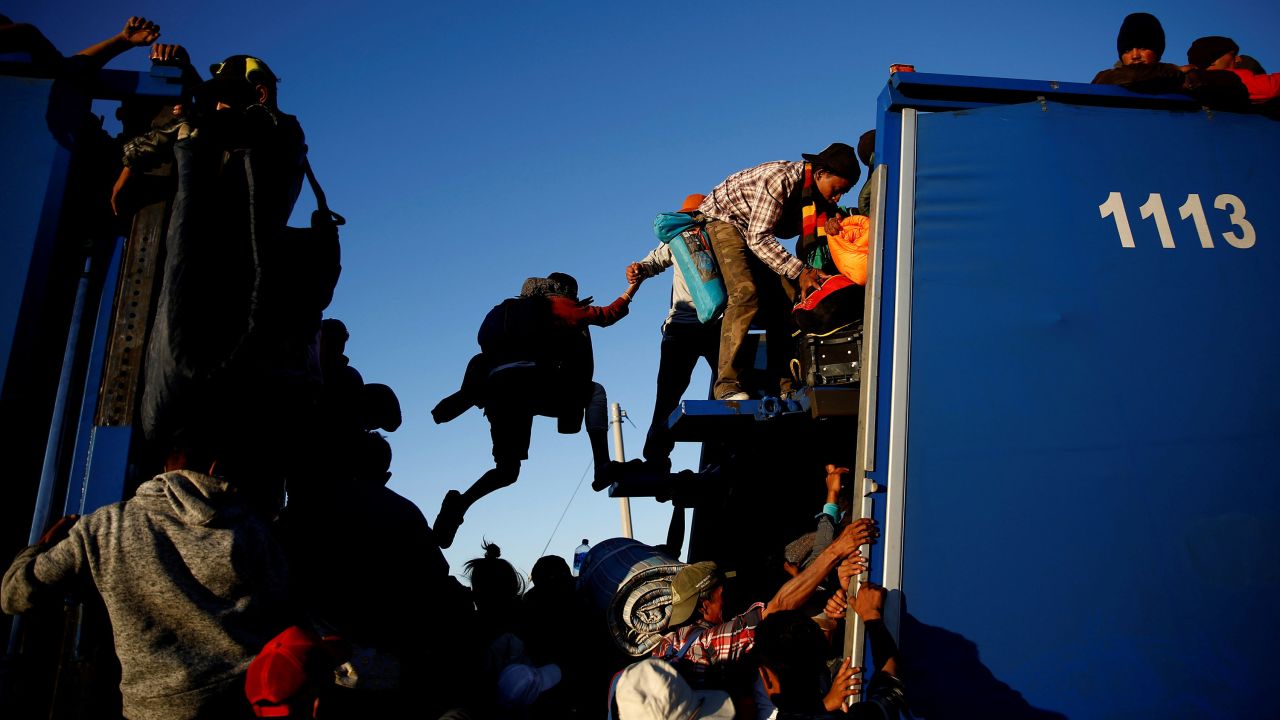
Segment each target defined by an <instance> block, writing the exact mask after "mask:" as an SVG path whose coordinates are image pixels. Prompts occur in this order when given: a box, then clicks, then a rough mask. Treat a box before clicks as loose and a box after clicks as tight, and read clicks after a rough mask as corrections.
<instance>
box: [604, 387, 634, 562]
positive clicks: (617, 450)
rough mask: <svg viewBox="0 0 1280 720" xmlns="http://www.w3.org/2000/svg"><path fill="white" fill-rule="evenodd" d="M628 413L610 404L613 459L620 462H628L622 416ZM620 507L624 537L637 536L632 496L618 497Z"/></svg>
mask: <svg viewBox="0 0 1280 720" xmlns="http://www.w3.org/2000/svg"><path fill="white" fill-rule="evenodd" d="M626 416H627V413H626V412H624V411H623V410H622V406H621V405H619V404H618V403H613V404H612V405H610V406H609V426H610V427H611V428H612V429H613V459H614V460H617V461H618V462H626V461H627V456H626V453H624V452H623V450H622V418H624V417H626ZM618 505H619V509H620V510H621V511H622V537H628V538H629V537H635V536H634V535H633V534H632V532H631V498H626V497H621V498H618Z"/></svg>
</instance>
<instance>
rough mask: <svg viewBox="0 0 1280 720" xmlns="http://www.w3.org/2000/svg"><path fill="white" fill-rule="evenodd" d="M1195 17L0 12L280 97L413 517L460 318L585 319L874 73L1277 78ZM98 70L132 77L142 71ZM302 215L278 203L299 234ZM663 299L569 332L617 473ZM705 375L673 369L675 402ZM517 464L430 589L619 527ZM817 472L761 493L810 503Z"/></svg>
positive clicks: (437, 466)
mask: <svg viewBox="0 0 1280 720" xmlns="http://www.w3.org/2000/svg"><path fill="white" fill-rule="evenodd" d="M1220 7H1221V6H1217V5H1211V4H1209V3H1199V4H1192V3H1188V2H1159V3H1145V4H1140V5H1127V4H1123V3H1114V2H1100V1H1097V0H1090V1H1085V2H1077V3H1073V4H1067V3H1036V2H981V1H978V2H970V3H962V4H956V3H951V2H936V1H933V0H928V1H924V2H913V3H879V4H873V3H853V2H809V3H779V2H747V1H737V2H704V3H676V2H647V3H626V4H623V3H607V2H554V1H552V2H544V3H510V2H493V3H484V4H470V5H467V4H463V3H433V2H416V3H411V2H398V1H397V2H381V3H379V2H369V3H338V2H329V1H327V0H320V1H319V2H312V3H306V4H301V3H299V4H296V5H290V4H287V3H265V2H259V3H248V2H239V1H237V0H224V1H223V2H218V3H172V2H166V3H159V2H136V3H129V4H124V3H110V4H106V3H88V2H84V1H83V0H79V1H77V2H59V1H56V0H54V1H46V2H41V3H39V4H31V3H18V4H16V5H12V4H11V5H8V6H7V7H4V8H0V12H4V13H5V14H8V15H10V16H12V17H13V18H14V19H15V20H17V21H22V22H31V23H34V24H36V25H38V26H39V27H40V28H41V29H42V30H43V31H44V33H45V34H46V35H47V36H48V37H49V38H50V39H51V40H52V41H53V42H54V44H56V45H57V46H58V47H59V48H60V49H62V50H63V52H66V53H70V52H74V51H75V50H78V49H80V48H82V47H84V46H87V45H89V44H91V43H93V42H94V41H96V40H99V39H101V38H102V37H105V36H107V35H109V34H111V33H114V32H116V31H117V30H119V28H120V27H121V26H122V25H123V22H124V20H125V18H126V17H127V16H129V15H144V16H146V17H148V18H151V19H153V20H155V21H157V22H159V23H160V25H161V28H162V33H163V34H162V38H161V41H162V42H176V43H182V44H184V45H186V46H187V48H188V49H189V50H190V51H191V54H192V56H193V57H194V58H195V60H196V64H197V66H198V67H201V68H207V66H208V64H209V63H212V62H216V61H218V60H221V59H222V58H223V57H225V56H227V55H231V54H236V53H250V54H254V55H258V56H260V57H262V58H264V59H266V60H267V61H268V62H269V63H270V64H271V66H272V68H273V69H274V70H275V71H276V73H277V74H278V75H280V76H281V78H283V82H282V83H281V86H280V97H281V100H280V104H281V107H282V108H283V109H284V110H285V111H287V112H290V113H294V114H296V115H298V116H299V118H300V120H301V121H302V124H303V127H304V128H305V130H306V133H307V139H308V142H309V144H310V146H311V159H312V164H313V166H314V167H315V169H316V172H317V173H318V174H319V176H320V179H321V181H322V183H323V184H324V186H325V189H326V191H327V193H328V195H329V198H330V203H331V205H332V206H333V207H334V208H335V209H336V210H338V211H339V212H341V213H342V214H344V215H345V216H346V217H347V219H348V225H347V226H346V227H345V228H343V238H342V239H343V251H344V262H343V265H344V272H343V277H342V281H341V283H340V284H339V287H338V292H337V295H336V297H335V300H334V302H333V305H332V306H331V307H330V309H329V312H328V314H329V315H331V316H334V317H339V318H342V319H343V320H344V321H345V322H346V323H347V325H348V327H349V328H350V329H351V333H352V339H351V343H350V344H349V346H348V350H347V354H348V355H349V356H350V357H351V359H352V363H353V364H354V365H355V366H356V367H357V368H359V369H360V371H361V372H362V373H363V374H364V377H365V379H366V380H367V381H370V382H384V383H387V384H389V385H391V386H392V387H393V388H394V389H395V390H396V392H397V393H398V394H399V397H400V400H401V404H402V405H403V408H404V413H405V423H404V425H403V427H401V429H400V430H399V431H397V432H396V433H394V434H393V435H391V436H390V440H391V443H392V446H393V448H394V451H395V461H394V463H393V466H392V470H393V472H394V478H393V479H392V481H391V487H392V488H393V489H395V490H396V491H398V492H400V493H401V494H403V495H405V496H407V497H408V498H410V499H411V500H413V501H415V502H416V503H418V505H419V506H420V507H421V508H422V510H423V512H424V514H426V516H427V518H428V520H434V518H435V514H436V511H437V510H438V508H439V504H440V499H441V497H442V496H443V495H444V493H445V491H446V490H448V489H449V488H458V489H464V488H466V487H467V486H468V485H469V484H470V483H471V482H472V481H473V480H474V479H475V478H477V477H478V476H479V475H480V474H481V473H483V472H484V471H485V470H486V469H488V468H489V467H490V466H491V458H490V455H489V438H488V425H487V423H486V422H485V420H484V418H483V416H482V415H481V414H480V413H479V411H476V410H472V411H471V412H470V413H468V414H467V415H465V416H463V417H462V418H459V419H458V420H455V421H454V422H452V423H449V424H447V425H443V426H436V425H434V424H433V423H432V422H431V418H430V415H429V410H430V408H431V407H432V406H433V405H434V404H435V402H436V401H437V400H438V399H439V398H441V397H443V396H444V395H446V394H448V393H449V392H452V391H453V390H454V389H456V387H457V383H458V381H459V379H460V377H461V374H462V369H463V367H464V366H465V364H466V361H467V359H468V358H469V357H470V356H471V355H472V353H473V352H475V350H476V345H475V330H476V328H477V326H478V325H479V322H480V320H481V319H482V318H483V317H484V314H485V313H486V312H487V311H488V310H489V308H490V307H492V306H493V305H494V304H495V303H497V302H498V301H499V300H500V299H502V298H503V297H506V296H509V295H512V294H515V293H516V292H517V291H518V289H519V287H520V284H521V282H522V281H523V280H524V278H526V277H529V276H532V275H543V276H545V275H546V274H547V273H550V272H553V271H563V272H568V273H571V274H573V275H575V276H576V277H577V278H578V280H579V284H580V286H581V288H582V291H583V294H584V295H588V294H589V295H594V296H595V297H596V298H597V300H598V301H603V302H608V301H609V300H611V299H612V298H614V297H616V296H617V294H618V293H619V292H621V291H622V290H623V289H624V285H625V282H624V279H623V268H624V267H625V266H626V265H627V263H629V262H631V261H633V260H637V259H639V258H640V257H642V256H643V255H644V254H645V253H646V252H647V251H648V250H649V249H651V248H652V247H653V246H654V245H655V244H656V240H655V239H654V237H653V234H652V231H651V223H652V220H653V216H654V215H655V214H656V213H658V212H661V211H664V210H670V209H674V208H675V207H676V206H678V204H679V202H680V200H681V199H682V198H683V197H684V196H685V195H686V194H688V193H691V192H706V191H707V190H709V189H710V188H711V187H712V186H714V185H715V184H716V183H718V182H719V181H720V180H722V179H723V178H724V177H725V176H726V175H728V174H729V173H731V172H734V171H736V170H739V169H741V168H744V167H748V166H750V165H754V164H757V163H760V162H764V161H768V160H778V159H798V158H799V154H800V153H801V152H817V151H818V150H821V149H822V148H823V147H825V146H826V145H827V144H828V143H830V142H833V141H843V142H848V143H850V144H852V143H854V142H856V140H857V137H858V136H859V135H860V134H861V133H862V132H863V131H864V130H867V129H869V128H871V127H874V123H875V101H876V97H877V96H878V95H879V93H880V90H881V89H882V88H883V86H884V84H885V82H886V80H887V70H888V66H889V65H890V64H891V63H898V62H901V63H913V64H915V65H916V66H917V68H918V69H919V70H921V71H928V72H940V73H950V74H957V75H985V76H997V77H1018V78H1034V79H1041V80H1060V81H1079V82H1088V81H1089V80H1090V79H1091V78H1092V77H1093V75H1094V73H1095V72H1097V71H1098V70H1100V69H1102V68H1104V67H1106V66H1108V65H1110V64H1111V63H1113V62H1114V61H1115V58H1116V54H1115V35H1116V30H1117V29H1118V27H1119V24H1120V21H1121V20H1122V19H1123V17H1124V16H1125V15H1126V14H1127V13H1129V12H1135V11H1148V12H1152V13H1154V14H1156V15H1157V16H1158V17H1159V18H1160V20H1161V21H1162V23H1163V24H1164V28H1165V32H1166V35H1167V47H1168V49H1167V50H1166V52H1165V57H1164V59H1165V60H1166V61H1169V62H1175V63H1179V64H1181V63H1183V62H1185V50H1186V47H1187V46H1188V45H1189V44H1190V43H1191V41H1192V40H1193V39H1195V38H1196V37H1199V36H1201V35H1228V36H1230V37H1232V38H1234V39H1235V40H1236V42H1237V43H1238V44H1239V45H1240V46H1241V48H1242V50H1243V52H1245V53H1248V54H1252V55H1254V56H1255V57H1257V58H1258V59H1259V60H1260V61H1261V62H1262V63H1263V65H1264V66H1266V67H1267V69H1268V70H1271V71H1277V70H1280V42H1278V41H1277V40H1276V36H1277V31H1280V4H1277V3H1275V2H1254V1H1252V0H1250V1H1246V2H1238V3H1233V4H1232V5H1231V6H1230V9H1229V10H1227V11H1223V10H1222V9H1220ZM111 67H115V68H122V69H136V70H143V69H145V68H147V67H148V63H147V61H146V56H145V51H141V50H135V51H133V53H131V54H129V55H126V56H124V57H122V58H119V59H117V60H116V61H115V62H114V63H113V64H112V66H111ZM1138 140H1139V139H1137V138H1135V141H1138ZM1083 151H1085V152H1087V151H1088V150H1087V149H1083ZM1173 151H1176V149H1175V148H1171V152H1173ZM310 209H311V205H310V201H309V200H308V199H307V198H306V197H305V196H304V199H303V201H301V202H300V203H299V206H298V210H297V212H296V213H295V217H296V218H299V222H305V220H302V218H305V217H306V214H307V213H309V212H310ZM669 288H670V281H669V276H660V277H659V278H655V279H653V280H650V281H649V282H647V283H646V284H645V285H644V287H643V288H642V289H641V291H640V295H639V297H638V298H637V300H636V302H635V303H634V304H633V306H632V312H631V315H630V316H629V317H628V318H626V319H625V320H623V321H622V322H621V323H619V324H618V325H616V326H614V327H612V328H608V329H604V330H596V331H595V332H594V333H593V337H594V339H595V349H596V368H597V369H596V379H597V380H598V381H600V382H601V383H602V384H604V386H605V387H606V388H607V390H608V391H609V395H610V400H611V401H616V402H620V403H621V404H622V407H623V408H624V409H626V410H627V412H628V413H629V415H630V416H631V418H632V420H633V421H634V423H635V425H636V426H638V428H639V429H636V428H633V427H632V426H631V425H629V424H628V425H625V436H626V444H627V452H628V456H629V457H633V456H635V455H637V454H638V453H639V450H640V447H641V445H642V443H643V436H644V433H643V430H644V428H645V427H646V426H647V425H648V422H649V416H650V412H651V410H652V403H653V397H652V395H653V376H654V373H655V372H656V368H657V358H658V341H659V333H658V328H659V324H660V322H661V320H662V318H663V316H664V314H665V308H666V303H667V299H668V292H669ZM707 380H708V372H707V371H706V369H705V368H699V369H698V371H697V372H696V374H695V376H694V386H693V387H694V388H695V389H696V390H693V391H691V396H692V395H696V394H698V393H701V392H702V389H703V388H705V385H706V382H707ZM530 456H531V457H530V460H529V461H528V462H526V463H525V466H524V470H523V472H522V473H521V479H520V481H519V483H517V484H516V485H515V486H513V487H510V488H507V489H505V490H502V491H500V492H498V493H496V494H494V495H491V496H489V497H487V498H485V499H484V500H482V501H480V502H479V503H478V504H477V505H476V506H475V507H474V508H473V509H472V511H471V512H470V514H469V515H468V518H467V521H466V523H465V524H464V525H463V526H462V528H461V529H460V530H459V532H458V537H457V541H456V542H455V544H454V546H453V548H452V549H450V550H449V551H447V553H446V555H447V557H448V558H449V561H450V563H451V565H452V566H453V569H454V571H455V572H458V571H460V569H461V566H462V563H463V561H465V560H466V559H468V558H471V557H476V556H478V555H479V554H480V541H481V538H482V537H487V538H488V539H489V540H491V541H494V542H497V543H498V544H499V545H501V546H502V547H503V555H504V557H507V558H509V559H510V560H512V561H513V562H514V563H515V564H516V566H517V567H519V568H520V569H522V570H524V571H526V572H527V571H528V569H529V568H531V567H532V565H533V562H534V560H536V559H537V558H538V557H539V555H540V554H541V551H542V548H543V547H544V545H546V544H547V542H548V540H549V539H550V542H551V544H550V547H549V549H548V552H550V553H556V554H561V555H564V556H566V557H568V556H569V555H570V554H571V553H572V550H573V547H574V546H575V545H577V544H578V542H579V540H580V539H581V538H583V537H587V538H589V539H590V540H591V542H592V543H596V542H598V541H599V540H601V539H604V538H606V537H611V536H614V535H617V534H619V513H618V507H617V501H616V500H611V499H609V498H607V497H605V496H604V495H602V494H595V493H592V492H591V490H590V487H589V480H588V481H587V482H584V483H583V487H582V488H581V489H580V490H579V491H578V493H577V495H576V497H575V498H574V499H573V502H572V504H570V505H569V509H568V512H567V514H566V515H565V518H564V521H563V524H562V525H561V527H560V529H559V531H558V532H557V533H556V534H555V536H554V537H551V534H552V529H553V527H554V526H555V523H556V520H557V518H558V517H559V516H560V514H561V512H562V510H564V508H565V507H566V504H568V503H569V498H570V496H571V494H572V493H573V491H574V487H575V485H577V483H578V481H579V479H580V478H581V477H582V476H583V473H584V471H585V470H586V468H587V466H588V463H589V461H590V454H589V452H588V449H587V442H586V438H585V436H583V435H574V436H561V435H558V434H556V432H555V423H554V421H553V420H550V419H541V420H539V421H535V426H534V435H533V446H532V448H531V451H530ZM696 458H697V452H696V448H693V447H688V448H678V449H677V452H676V454H675V456H674V460H675V463H676V466H677V467H681V466H683V467H690V466H692V465H693V464H694V463H696ZM823 462H825V461H824V460H822V459H821V458H815V459H814V461H813V466H814V467H813V468H797V478H796V479H794V480H793V479H785V478H784V479H780V481H803V482H815V483H818V482H821V477H820V474H818V471H817V468H819V467H820V466H821V464H822V463H823ZM632 506H633V515H634V522H635V529H636V536H637V537H638V538H639V539H640V540H643V541H645V542H650V543H656V542H660V541H661V540H662V539H663V538H664V537H665V532H666V523H667V519H668V517H669V515H670V509H669V506H667V505H658V504H657V503H655V502H654V501H652V500H645V499H637V500H636V501H634V502H633V504H632ZM762 520H763V519H762Z"/></svg>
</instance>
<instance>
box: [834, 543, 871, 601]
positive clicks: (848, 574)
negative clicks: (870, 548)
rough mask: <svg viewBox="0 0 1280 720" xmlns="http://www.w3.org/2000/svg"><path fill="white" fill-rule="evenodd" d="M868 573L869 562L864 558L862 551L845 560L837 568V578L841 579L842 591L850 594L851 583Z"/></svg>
mask: <svg viewBox="0 0 1280 720" xmlns="http://www.w3.org/2000/svg"><path fill="white" fill-rule="evenodd" d="M866 571H867V560H866V558H864V557H862V552H861V551H859V552H855V553H854V554H852V555H850V556H849V557H847V558H845V559H844V561H843V562H841V563H840V566H839V567H837V568H836V577H838V578H840V589H841V590H843V591H844V592H848V591H849V585H850V583H851V581H852V580H853V579H854V578H856V577H858V576H859V575H861V574H862V573H864V572H866Z"/></svg>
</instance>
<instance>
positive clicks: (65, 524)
mask: <svg viewBox="0 0 1280 720" xmlns="http://www.w3.org/2000/svg"><path fill="white" fill-rule="evenodd" d="M79 519H80V516H79V515H64V516H62V517H60V518H58V521H57V522H55V523H54V524H53V525H50V526H49V529H48V530H45V531H44V534H43V535H41V536H40V540H39V541H38V542H37V543H36V544H37V545H53V544H54V543H58V542H62V540H63V538H65V537H66V536H67V535H68V534H69V533H70V532H71V528H72V526H74V525H75V524H76V521H77V520H79Z"/></svg>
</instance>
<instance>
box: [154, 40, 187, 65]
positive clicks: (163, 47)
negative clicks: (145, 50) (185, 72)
mask: <svg viewBox="0 0 1280 720" xmlns="http://www.w3.org/2000/svg"><path fill="white" fill-rule="evenodd" d="M151 62H153V63H156V64H157V65H186V64H188V63H190V62H191V57H190V56H189V55H187V49H186V48H184V47H183V46H181V45H173V44H166V43H156V44H155V45H152V46H151Z"/></svg>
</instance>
